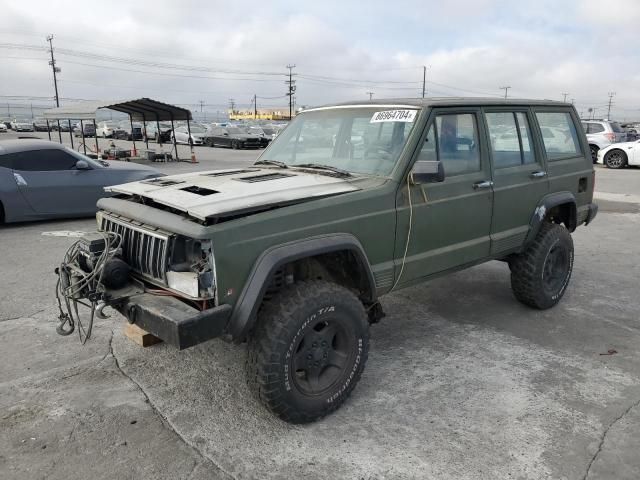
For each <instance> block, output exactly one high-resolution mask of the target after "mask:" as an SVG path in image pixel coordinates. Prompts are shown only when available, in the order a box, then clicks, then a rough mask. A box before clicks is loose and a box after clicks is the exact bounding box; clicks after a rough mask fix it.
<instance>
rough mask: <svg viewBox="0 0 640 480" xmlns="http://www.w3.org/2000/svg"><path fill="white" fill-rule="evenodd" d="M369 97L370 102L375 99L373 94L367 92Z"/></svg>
mask: <svg viewBox="0 0 640 480" xmlns="http://www.w3.org/2000/svg"><path fill="white" fill-rule="evenodd" d="M366 94H367V95H369V100H371V99H373V92H366Z"/></svg>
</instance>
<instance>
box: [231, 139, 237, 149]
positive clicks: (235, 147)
mask: <svg viewBox="0 0 640 480" xmlns="http://www.w3.org/2000/svg"><path fill="white" fill-rule="evenodd" d="M231 148H233V149H234V150H237V149H238V141H237V140H231Z"/></svg>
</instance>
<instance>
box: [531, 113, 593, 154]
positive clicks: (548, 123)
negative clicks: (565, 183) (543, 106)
mask: <svg viewBox="0 0 640 480" xmlns="http://www.w3.org/2000/svg"><path fill="white" fill-rule="evenodd" d="M536 119H537V120H538V124H539V125H540V130H541V131H542V141H543V144H544V148H545V151H546V153H547V158H548V159H549V160H559V159H562V158H568V157H575V156H579V155H582V150H581V148H580V142H579V141H578V133H577V129H576V126H575V124H574V123H573V118H572V117H571V114H570V113H569V112H536Z"/></svg>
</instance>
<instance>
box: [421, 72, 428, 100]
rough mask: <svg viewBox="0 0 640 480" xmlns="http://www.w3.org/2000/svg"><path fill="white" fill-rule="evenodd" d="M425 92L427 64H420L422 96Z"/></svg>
mask: <svg viewBox="0 0 640 480" xmlns="http://www.w3.org/2000/svg"><path fill="white" fill-rule="evenodd" d="M426 93H427V66H426V65H423V66H422V98H424V96H425V94H426Z"/></svg>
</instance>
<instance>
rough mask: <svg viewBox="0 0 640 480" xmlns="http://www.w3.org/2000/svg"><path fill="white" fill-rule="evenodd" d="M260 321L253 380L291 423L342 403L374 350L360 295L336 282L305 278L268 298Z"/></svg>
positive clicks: (253, 342)
mask: <svg viewBox="0 0 640 480" xmlns="http://www.w3.org/2000/svg"><path fill="white" fill-rule="evenodd" d="M258 320H259V323H258V327H257V328H256V330H255V331H254V332H253V334H252V336H251V338H250V340H249V355H248V358H247V380H248V383H249V385H250V387H251V388H252V389H253V390H254V392H255V393H256V394H257V396H258V398H259V399H260V401H261V402H262V403H263V404H264V405H265V406H266V407H267V408H268V409H269V410H271V411H272V412H273V413H274V414H276V415H277V416H279V417H280V418H282V419H283V420H285V421H287V422H291V423H308V422H313V421H315V420H317V419H319V418H321V417H324V416H325V415H327V414H329V413H331V412H333V411H334V410H336V409H337V408H338V407H339V406H340V405H342V403H343V402H344V401H345V400H346V399H347V397H348V396H349V394H350V393H351V391H352V390H353V389H354V387H355V386H356V384H357V383H358V380H359V379H360V376H361V375H362V371H363V370H364V365H365V362H366V361H367V355H368V351H369V322H368V318H367V314H366V312H365V310H364V307H363V305H362V303H361V302H360V301H359V300H358V298H357V297H356V296H355V295H354V294H353V293H352V292H351V291H349V290H347V289H346V288H343V287H341V286H339V285H336V284H334V283H331V282H327V281H323V280H316V281H309V282H300V283H296V284H294V285H292V286H290V287H287V288H285V289H283V290H281V291H280V292H279V293H278V294H276V295H275V296H274V297H273V298H272V299H271V300H269V301H268V302H266V303H265V305H264V306H263V308H262V310H261V313H260V317H259V319H258Z"/></svg>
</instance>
